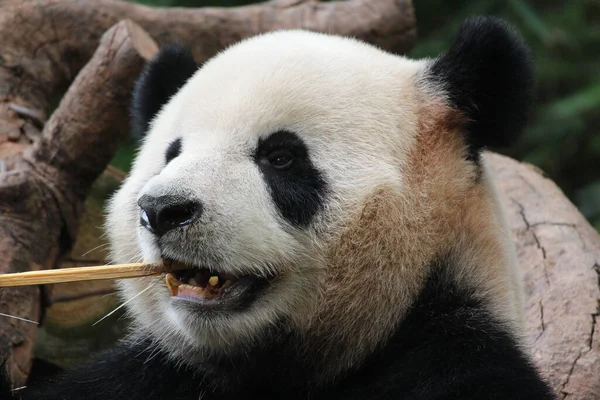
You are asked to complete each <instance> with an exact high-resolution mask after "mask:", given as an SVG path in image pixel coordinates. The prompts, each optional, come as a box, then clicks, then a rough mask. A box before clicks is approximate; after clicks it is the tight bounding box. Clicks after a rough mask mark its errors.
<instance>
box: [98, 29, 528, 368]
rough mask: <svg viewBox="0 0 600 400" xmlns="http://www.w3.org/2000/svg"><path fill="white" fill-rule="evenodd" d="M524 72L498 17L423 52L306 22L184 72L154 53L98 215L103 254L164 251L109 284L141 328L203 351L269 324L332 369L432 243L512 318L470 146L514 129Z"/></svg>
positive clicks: (364, 346)
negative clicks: (132, 151)
mask: <svg viewBox="0 0 600 400" xmlns="http://www.w3.org/2000/svg"><path fill="white" fill-rule="evenodd" d="M529 71H530V68H529V64H528V59H527V55H526V52H525V50H523V48H522V47H521V45H520V44H519V42H518V41H517V40H516V39H515V37H514V36H513V35H512V33H510V31H509V30H508V29H507V28H506V27H505V26H504V25H502V24H501V23H498V22H494V21H493V20H492V21H490V20H487V21H484V22H482V21H478V20H475V21H472V22H471V23H470V24H467V25H466V26H465V28H464V29H463V31H462V33H459V36H458V38H457V42H456V43H455V45H453V47H452V48H451V50H450V51H449V53H448V54H447V55H446V56H444V57H441V58H439V59H437V60H423V61H414V60H409V59H407V58H404V57H399V56H395V55H391V54H388V53H385V52H383V51H380V50H378V49H376V48H373V47H371V46H368V45H366V44H363V43H360V42H358V41H354V40H351V39H345V38H341V37H334V36H328V35H322V34H316V33H309V32H301V31H283V32H275V33H270V34H266V35H262V36H258V37H255V38H252V39H249V40H246V41H243V42H241V43H239V44H238V45H236V46H233V47H232V48H229V49H228V50H226V51H224V52H223V53H221V54H219V55H218V56H217V57H215V58H214V59H212V60H210V61H209V62H207V63H206V64H205V65H203V66H202V67H201V68H200V69H198V70H196V67H195V64H194V63H193V59H192V58H191V56H190V55H189V53H186V52H184V51H182V50H181V49H179V48H176V47H171V48H167V49H165V50H164V51H162V52H161V53H160V54H159V55H158V56H157V58H155V59H154V60H153V61H152V62H151V63H150V64H149V66H148V67H147V69H146V70H145V72H144V74H143V75H142V78H141V79H140V81H139V83H138V86H137V89H136V94H135V99H134V122H135V124H136V128H137V130H138V132H139V133H141V134H145V138H144V141H143V144H142V146H141V149H140V152H139V154H138V155H137V157H136V160H135V162H134V165H133V168H132V171H131V173H130V175H129V177H128V178H127V180H126V181H125V183H124V185H123V186H122V188H121V189H120V190H119V191H118V192H117V194H116V195H115V196H114V198H113V200H112V202H111V204H110V207H109V213H108V220H107V227H108V233H109V236H110V242H111V248H112V261H113V262H116V263H126V262H145V263H169V264H170V265H171V266H173V267H174V268H175V269H177V271H175V272H174V273H173V274H168V275H167V277H166V278H164V277H163V278H161V279H157V278H155V277H147V278H140V279H130V280H123V281H122V282H121V283H120V288H121V294H122V296H123V298H124V300H125V301H127V304H128V307H129V310H130V311H131V314H132V316H133V318H134V320H135V322H136V323H137V327H138V331H139V332H140V334H142V335H147V334H149V335H151V336H152V337H153V338H154V340H155V342H157V343H159V344H160V346H162V347H164V348H166V349H168V350H169V353H170V354H174V355H175V357H177V358H179V359H183V360H186V361H187V362H190V363H198V362H201V361H202V359H203V357H204V356H205V355H206V354H207V353H218V354H227V353H228V352H232V351H244V349H247V348H248V346H253V345H255V344H256V343H260V342H261V341H263V339H264V340H273V337H272V336H271V335H270V334H268V337H266V335H267V333H266V332H267V331H268V329H271V328H273V327H278V329H280V330H279V331H280V332H296V333H298V334H299V335H300V337H302V338H304V339H306V340H307V342H306V343H304V344H303V346H304V347H303V348H304V349H305V351H306V352H309V353H310V352H313V353H315V352H318V353H321V352H325V353H327V354H330V355H331V357H329V360H330V361H332V363H333V364H335V366H333V367H331V366H329V367H328V368H327V371H330V372H332V373H335V372H336V371H339V370H343V369H346V368H349V367H350V366H351V365H353V363H354V362H356V361H357V360H360V359H364V357H366V356H367V355H368V354H369V353H370V352H371V351H373V349H375V348H376V347H377V346H378V345H379V344H380V343H381V342H382V341H384V340H385V339H386V337H388V336H389V335H390V334H391V333H392V332H393V330H394V329H395V327H397V325H398V323H399V321H401V319H402V316H403V315H404V314H405V313H406V311H407V310H408V308H409V307H410V304H411V302H413V301H414V299H415V298H416V296H417V295H418V294H419V291H420V289H421V287H422V286H423V282H424V280H425V279H426V277H427V275H428V271H429V266H430V265H431V264H432V263H434V262H436V261H438V260H439V259H440V258H441V257H443V258H444V259H446V258H447V259H451V260H452V262H451V263H450V264H452V265H458V266H459V267H457V268H458V269H457V270H456V271H454V272H455V274H454V275H455V276H456V279H457V280H462V281H461V284H465V285H466V284H469V285H471V284H472V285H475V286H476V287H477V290H478V291H479V293H481V296H482V297H486V296H489V298H491V299H492V298H493V299H499V300H498V302H497V303H495V306H494V307H496V308H495V309H494V310H495V311H498V313H499V314H502V313H504V314H503V315H506V316H507V318H506V319H507V320H509V319H510V314H511V313H513V314H514V313H515V309H516V308H517V306H518V305H516V304H515V303H514V302H513V300H512V299H514V298H517V297H518V296H517V295H516V292H517V289H516V288H515V282H516V281H517V280H516V279H515V278H514V276H513V275H512V273H513V272H514V271H511V270H510V269H509V268H507V265H509V264H510V263H511V262H512V260H513V258H511V257H512V255H511V254H512V253H511V250H509V249H511V248H510V245H509V244H508V241H507V235H506V231H505V228H504V227H503V226H502V223H501V213H500V212H499V210H498V204H497V202H496V200H495V197H494V194H493V191H492V190H491V189H489V187H488V186H489V179H488V177H487V173H486V167H485V163H484V162H483V161H482V160H481V159H480V158H479V152H480V150H481V148H482V147H483V146H485V145H486V144H489V143H492V144H499V143H500V144H501V143H503V142H504V138H505V137H506V136H510V135H514V132H513V131H514V130H520V129H521V127H522V121H524V119H525V118H524V115H525V114H526V111H527V110H526V109H525V107H521V106H522V105H524V104H528V102H529V100H528V97H527V96H528V91H529V88H530V82H529V80H528V79H529V75H528V73H529ZM490 93H492V94H493V96H490V95H489V94H490ZM490 116H491V117H490ZM482 266H483V267H482ZM311 338H318V341H317V342H318V343H317V342H313V345H312V347H311V345H310V342H311V340H312V339H311Z"/></svg>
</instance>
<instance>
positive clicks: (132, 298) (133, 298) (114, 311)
mask: <svg viewBox="0 0 600 400" xmlns="http://www.w3.org/2000/svg"><path fill="white" fill-rule="evenodd" d="M158 282H160V281H153V282H151V283H150V284H149V285H148V287H146V288H145V289H142V290H141V291H140V292H139V293H138V294H136V295H135V296H133V297H131V298H130V299H128V300H127V301H125V302H123V303H122V304H121V305H119V306H118V307H117V308H115V309H114V310H112V311H111V312H109V313H108V314H106V315H105V316H104V317H102V318H100V319H99V320H98V321H96V322H94V323H93V324H92V326H95V325H96V324H98V323H100V322H102V321H103V320H105V319H106V318H108V317H110V316H111V315H113V314H114V313H116V312H117V311H119V310H120V309H121V308H123V307H125V306H126V305H127V304H129V303H130V302H132V301H133V300H135V299H136V298H137V297H139V296H140V295H141V294H143V293H144V292H146V291H148V290H150V289H151V288H152V287H154V286H155V285H156V284H157V283H158Z"/></svg>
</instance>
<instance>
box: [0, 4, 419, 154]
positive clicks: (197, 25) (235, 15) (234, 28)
mask: <svg viewBox="0 0 600 400" xmlns="http://www.w3.org/2000/svg"><path fill="white" fill-rule="evenodd" d="M125 18H128V19H131V20H133V21H134V22H136V23H138V24H139V25H140V26H142V28H144V29H145V30H146V31H147V32H149V33H150V35H151V36H152V37H153V38H154V39H156V40H157V42H158V43H159V44H164V43H169V42H180V43H183V44H185V45H188V46H190V47H191V49H192V51H193V53H194V57H195V58H196V60H197V61H198V62H203V61H205V60H206V59H208V58H209V57H211V56H213V55H215V54H216V53H217V52H218V51H220V50H221V49H223V48H224V47H226V46H228V45H230V44H232V43H235V42H237V41H239V40H240V39H242V38H246V37H249V36H253V35H255V34H258V33H262V32H266V31H272V30H277V29H286V28H287V29H289V28H306V29H312V30H316V31H321V32H331V33H337V34H342V35H348V36H355V37H358V38H361V39H363V40H365V41H367V42H371V43H374V44H376V45H379V46H381V47H383V48H384V49H387V50H392V51H396V52H405V51H408V50H409V49H410V48H411V47H412V45H413V44H414V41H415V37H416V28H415V19H414V12H413V8H412V5H411V1H410V0H377V1H372V0H346V1H332V2H328V3H320V2H318V1H315V0H276V1H271V2H267V3H263V4H258V5H252V6H246V7H235V8H212V7H206V8H197V9H192V8H151V7H146V6H142V5H139V4H135V3H131V2H125V1H115V0H87V1H81V0H22V1H9V0H4V1H0V37H1V38H2V49H0V146H1V145H2V142H6V141H7V137H8V136H9V133H10V134H11V135H12V136H13V138H12V139H11V142H12V143H14V142H15V141H16V140H15V138H14V136H17V137H18V136H19V134H18V133H19V132H20V131H24V130H26V127H29V125H31V124H30V123H31V118H26V115H24V114H23V113H18V112H15V111H14V110H9V107H8V104H10V103H15V104H17V105H18V106H21V108H22V109H24V110H30V111H31V112H32V113H34V114H36V115H43V111H45V110H46V108H48V104H49V102H50V101H51V100H52V99H53V97H55V96H56V95H57V94H59V93H60V92H61V91H63V90H65V89H66V88H67V87H68V85H69V84H70V82H71V81H72V80H73V78H74V77H75V75H76V74H77V72H78V71H79V70H80V69H81V68H82V67H83V65H84V64H85V63H86V62H87V61H88V59H89V58H90V57H91V55H92V53H93V52H94V50H95V49H96V46H97V45H98V40H99V39H100V37H101V36H102V34H103V33H104V32H105V31H106V30H107V29H108V28H110V27H111V26H112V25H114V24H115V23H117V22H118V21H120V20H122V19H125ZM30 114H31V113H30ZM25 122H28V124H25ZM3 131H4V132H3ZM2 136H4V140H3V138H2ZM21 139H22V140H21V142H23V143H28V138H27V137H25V136H24V137H22V138H21ZM5 147H11V148H10V149H8V148H4V149H0V155H2V154H3V153H4V154H6V153H8V152H10V153H16V152H19V151H21V150H22V149H23V147H22V146H16V147H15V146H14V145H10V146H5Z"/></svg>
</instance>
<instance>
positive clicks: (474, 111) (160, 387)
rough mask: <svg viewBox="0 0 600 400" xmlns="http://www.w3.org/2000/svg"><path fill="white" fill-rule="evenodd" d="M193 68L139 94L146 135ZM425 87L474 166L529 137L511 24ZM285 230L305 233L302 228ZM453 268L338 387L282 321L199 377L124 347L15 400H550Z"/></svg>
mask: <svg viewBox="0 0 600 400" xmlns="http://www.w3.org/2000/svg"><path fill="white" fill-rule="evenodd" d="M192 65H195V64H193V60H192V58H191V55H190V54H189V53H188V52H187V51H186V50H184V49H182V48H181V47H175V48H172V47H168V48H166V49H165V50H163V51H162V52H161V53H160V55H159V56H158V57H157V58H155V59H154V60H153V61H152V62H151V63H150V64H149V66H148V67H147V68H146V70H145V72H144V73H143V74H142V78H141V79H140V81H139V84H138V85H137V87H136V92H135V100H134V110H135V111H134V118H133V121H134V125H135V129H136V131H137V132H138V133H140V134H143V133H144V132H145V131H146V130H147V128H148V124H149V121H150V120H151V118H152V116H153V115H154V114H155V113H156V112H158V111H159V109H160V108H161V106H162V105H163V104H164V103H165V102H166V101H167V100H168V99H169V97H170V96H172V95H173V94H174V93H175V92H176V91H177V90H178V89H179V88H180V87H181V85H182V84H183V83H184V82H185V81H186V79H187V78H189V77H190V76H191V75H192V74H193V73H194V72H195V67H193V66H192ZM427 79H431V80H432V81H433V82H437V83H441V84H442V85H443V87H444V89H445V90H446V91H447V96H448V97H449V99H450V100H451V102H452V105H453V106H454V107H455V108H456V109H458V110H460V111H461V112H462V113H463V114H465V115H466V117H467V118H468V119H469V124H468V132H467V141H468V144H469V149H470V152H469V157H470V159H471V160H472V161H473V162H478V160H479V153H480V151H481V149H482V148H484V147H485V146H496V145H505V144H507V143H508V142H510V141H511V139H512V136H514V135H515V134H517V133H518V132H519V131H520V130H521V129H522V127H523V124H524V121H525V120H526V117H527V114H528V111H529V110H528V109H529V105H530V103H531V85H532V71H531V62H530V57H529V54H528V51H527V50H526V48H525V47H524V45H523V44H522V43H521V41H520V40H519V39H518V38H517V36H516V35H515V34H513V33H512V32H511V31H510V30H509V29H508V28H507V27H506V25H505V24H504V23H502V22H500V21H498V20H495V19H489V18H477V19H471V20H469V21H467V22H466V23H465V24H464V25H463V27H462V28H461V31H460V34H459V35H458V38H457V40H456V41H455V42H454V44H453V45H452V48H451V49H450V51H449V52H448V53H447V54H446V55H445V56H442V57H440V58H439V59H437V60H436V61H435V62H434V63H433V65H432V67H431V68H430V71H429V75H428V77H427ZM505 88H515V89H516V90H514V91H512V90H510V89H509V90H504V89H505ZM489 93H495V95H494V96H490V95H489ZM182 145H183V146H185V143H181V141H179V142H175V144H173V145H171V146H170V147H169V150H168V151H167V154H166V155H164V156H166V158H167V161H170V160H171V159H173V158H175V157H177V155H178V154H179V151H180V148H181V146H182ZM161 156H163V155H161ZM307 168H308V167H307ZM307 175H310V176H312V178H311V179H312V181H311V185H312V186H313V187H314V188H315V193H316V194H315V196H316V197H315V199H317V200H315V202H316V204H317V206H319V205H318V197H319V196H320V194H319V193H320V190H322V184H321V183H320V181H319V178H318V171H317V172H316V173H314V172H308V173H307ZM283 203H285V201H284V200H282V204H283ZM289 218H290V219H291V220H292V222H295V223H296V224H299V225H302V224H303V223H304V218H305V216H304V215H290V216H289ZM449 262H450V261H448V260H446V259H440V260H439V261H436V262H434V263H433V265H431V273H430V275H429V276H428V278H427V279H426V283H425V285H424V286H423V288H422V290H421V292H420V295H419V296H418V298H417V300H416V301H415V302H414V304H413V305H412V307H411V308H410V310H409V312H408V314H407V315H406V317H405V318H404V319H403V320H402V321H400V322H399V323H398V325H397V327H396V331H395V333H394V334H393V335H392V337H391V338H390V339H389V340H388V341H387V342H386V343H385V344H384V345H382V346H380V347H379V348H378V349H377V350H376V351H375V352H374V353H373V354H372V355H371V356H370V357H369V358H368V359H367V360H365V361H364V362H363V363H362V364H361V365H359V366H355V367H354V368H353V369H351V370H350V371H348V372H346V373H344V374H343V375H342V376H340V377H339V378H336V379H335V380H333V381H329V380H326V381H324V382H319V383H318V384H317V383H316V381H315V379H314V369H315V368H318V366H319V359H321V358H325V357H328V356H329V355H328V354H324V353H315V354H313V358H312V359H310V360H306V359H304V361H303V362H299V361H298V357H296V355H297V354H298V353H299V352H301V350H302V348H303V346H305V343H306V341H309V342H310V343H311V348H319V346H318V344H319V341H320V340H322V338H319V337H311V338H305V337H298V336H296V334H295V333H293V332H290V331H289V330H288V329H287V328H286V326H288V325H287V324H285V323H284V322H285V321H281V323H280V324H273V325H272V326H271V327H270V328H268V331H267V332H265V337H268V340H267V341H262V342H261V343H260V344H259V345H257V346H255V347H253V348H252V349H251V350H249V351H248V352H245V353H243V354H237V355H232V356H230V357H225V356H215V355H213V356H211V357H209V358H207V359H206V360H205V362H204V363H203V364H202V367H201V368H195V369H192V368H190V367H187V366H184V365H180V364H178V363H175V362H173V361H172V360H171V359H170V358H169V357H168V356H167V355H165V354H164V353H162V352H161V351H160V350H158V349H156V348H155V347H154V346H153V345H152V343H150V341H148V342H143V341H139V342H136V343H135V344H132V343H123V344H121V345H120V346H118V347H117V348H115V349H113V350H111V351H109V352H107V353H105V354H103V355H101V356H99V357H98V358H97V359H95V360H93V361H90V362H88V363H86V364H85V365H83V366H80V367H77V368H75V369H73V370H71V371H69V372H67V373H66V374H65V375H62V376H58V377H54V378H52V379H50V382H35V383H34V384H33V385H31V388H28V389H26V390H21V391H18V392H16V393H15V398H22V399H45V400H54V399H56V400H58V399H65V400H71V399H73V400H74V399H87V400H92V399H127V400H141V399H190V400H192V399H193V400H197V399H199V398H200V399H223V400H225V399H232V400H233V399H236V400H240V399H290V400H294V399H298V400H300V399H315V400H316V399H329V400H332V399H340V400H341V399H344V400H351V399H357V400H358V399H361V400H369V399H372V400H375V399H396V400H417V399H418V400H438V399H439V400H441V399H453V400H458V399H465V400H466V399H471V400H474V399H488V400H491V399H523V400H525V399H527V400H530V399H531V400H549V399H553V398H554V396H553V394H552V391H551V390H550V388H549V387H548V385H547V384H546V383H545V382H544V381H543V380H542V379H541V378H540V376H539V374H538V373H537V371H536V370H535V368H534V367H533V365H532V363H531V362H530V360H529V359H528V357H527V356H526V353H525V352H524V351H523V350H522V349H521V348H520V344H519V342H518V340H519V338H517V337H515V336H514V334H513V333H512V330H511V328H510V327H509V326H508V325H507V324H505V323H503V322H501V321H500V320H498V319H497V318H496V317H495V316H494V315H492V314H491V313H490V311H489V310H488V308H487V307H485V306H484V305H483V304H482V303H481V302H480V300H478V297H477V296H476V295H475V293H474V292H473V290H472V289H469V288H464V287H460V286H459V285H457V284H456V282H455V280H453V279H452V278H451V277H450V276H448V273H447V271H449V270H450V269H451V268H449V267H450V266H449V265H448V263H449ZM294 360H296V361H294ZM5 396H6V397H3V398H8V395H5Z"/></svg>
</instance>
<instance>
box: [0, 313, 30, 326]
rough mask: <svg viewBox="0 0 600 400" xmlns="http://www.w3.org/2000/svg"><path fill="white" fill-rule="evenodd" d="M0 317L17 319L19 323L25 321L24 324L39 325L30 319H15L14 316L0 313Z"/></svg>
mask: <svg viewBox="0 0 600 400" xmlns="http://www.w3.org/2000/svg"><path fill="white" fill-rule="evenodd" d="M0 316H2V317H6V318H12V319H18V320H19V321H25V322H29V323H31V324H35V325H39V322H37V321H32V320H30V319H27V318H23V317H17V316H16V315H10V314H5V313H0Z"/></svg>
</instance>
